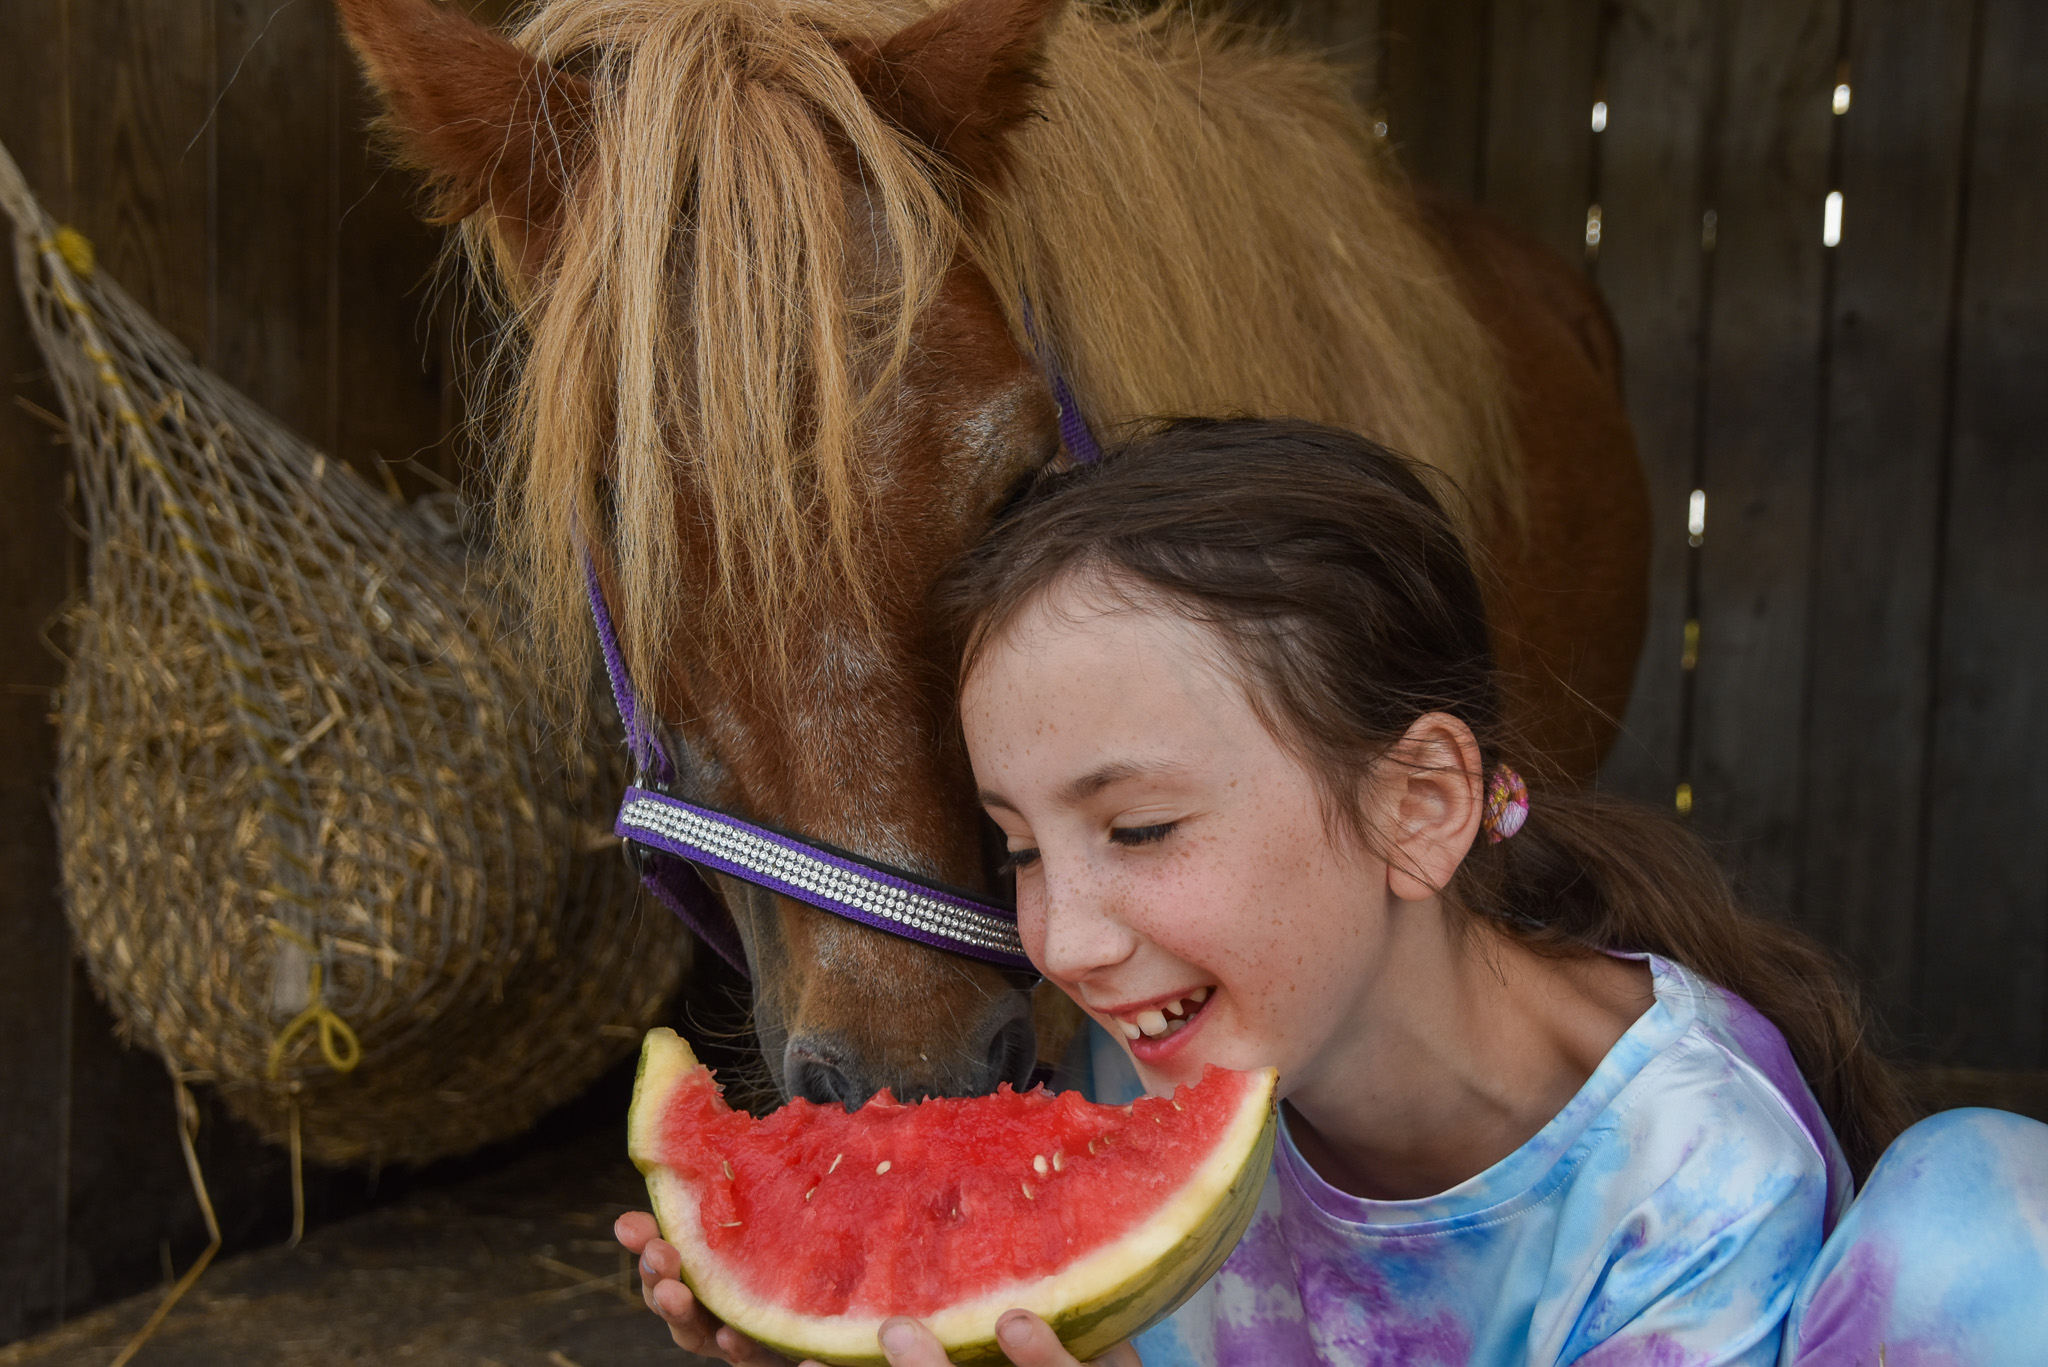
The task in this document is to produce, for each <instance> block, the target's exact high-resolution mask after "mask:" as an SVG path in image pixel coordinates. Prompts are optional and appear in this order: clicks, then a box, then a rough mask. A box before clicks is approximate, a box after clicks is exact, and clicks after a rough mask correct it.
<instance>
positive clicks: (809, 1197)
mask: <svg viewBox="0 0 2048 1367" xmlns="http://www.w3.org/2000/svg"><path fill="white" fill-rule="evenodd" d="M815 1191H817V1188H816V1187H812V1188H811V1190H810V1191H807V1192H805V1193H804V1199H805V1200H806V1201H808V1200H810V1199H811V1194H812V1192H815Z"/></svg>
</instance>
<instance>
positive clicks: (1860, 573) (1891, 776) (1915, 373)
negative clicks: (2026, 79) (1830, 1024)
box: [1798, 0, 1975, 1035]
mask: <svg viewBox="0 0 2048 1367" xmlns="http://www.w3.org/2000/svg"><path fill="white" fill-rule="evenodd" d="M1974 11H1975V5H1974V3H1973V0H1857V3H1856V6H1855V9H1854V11H1853V14H1852V28H1851V32H1850V45H1849V65H1848V72H1847V75H1848V77H1849V83H1850V89H1851V94H1852V98H1851V102H1850V107H1849V110H1848V112H1847V113H1846V114H1845V115H1843V116H1842V120H1841V156H1840V168H1841V169H1840V186H1841V190H1842V193H1843V197H1844V203H1845V205H1846V213H1845V222H1844V229H1843V236H1842V243H1841V246H1840V247H1839V248H1837V249H1836V251H1835V281H1834V309H1833V315H1832V317H1831V318H1830V319H1829V327H1830V329H1831V344H1830V348H1829V363H1828V373H1827V388H1826V393H1825V395H1824V401H1825V413H1826V417H1825V423H1824V427H1823V429H1822V433H1821V457H1820V468H1819V484H1818V490H1817V495H1816V504H1815V516H1814V550H1813V563H1814V571H1813V610H1812V618H1811V623H1812V626H1811V644H1810V647H1809V660H1810V664H1809V670H1810V675H1809V679H1808V684H1807V688H1808V704H1807V721H1806V736H1805V755H1806V759H1805V762H1806V780H1805V789H1806V798H1805V803H1804V810H1803V818H1804V830H1803V832H1802V835H1801V853H1800V861H1799V871H1798V872H1799V888H1798V914H1799V917H1800V920H1801V922H1802V924H1804V925H1805V926H1806V927H1807V928H1808V929H1809V930H1811V931H1813V932H1814V933H1815V934H1817V935H1819V936H1820V937H1821V938H1822V939H1823V940H1825V941H1827V942H1828V943H1829V944H1831V945H1833V946H1834V947H1835V948H1837V949H1839V950H1841V951H1842V952H1843V953H1844V954H1846V955H1847V956H1848V957H1849V959H1850V960H1851V961H1852V962H1853V963H1854V964H1855V965H1856V966H1857V968H1858V969H1859V971H1860V972H1861V974H1862V976H1863V980H1864V982H1865V983H1866V984H1868V985H1869V987H1870V988H1871V989H1872V992H1873V994H1874V997H1875V1000H1876V1001H1877V1003H1878V1005H1879V1006H1880V1007H1881V1009H1882V1010H1883V1013H1884V1015H1885V1016H1886V1018H1887V1019H1888V1020H1889V1021H1890V1023H1891V1024H1892V1026H1893V1029H1894V1031H1895V1032H1898V1033H1900V1034H1903V1035H1917V1034H1918V1033H1919V1031H1920V1028H1921V1027H1920V1024H1919V1023H1918V1022H1915V1021H1913V1020H1911V1019H1910V1018H1909V1014H1908V1008H1909V1006H1910V1004H1911V1001H1912V995H1913V980H1914V977H1915V970H1916V962H1915V960H1916V955H1915V952H1914V950H1915V924H1916V918H1917V906H1918V901H1919V893H1920V875H1921V856H1922V847H1921V836H1922V830H1921V816H1922V804H1921V801H1920V794H1921V785H1922V782H1923V780H1924V777H1925V767H1926V759H1927V750H1926V743H1925V742H1926V735H1927V709H1928V705H1929V700H1930V685H1931V679H1930V668H1931V665H1932V655H1931V652H1930V649H1929V642H1930V640H1931V636H1932V633H1933V631H1934V630H1935V620H1934V608H1935V602H1934V595H1935V587H1936V583H1937V580H1938V574H1937V564H1936V557H1937V552H1938V547H1939V544H1940V537H1939V527H1940V519H1941V484H1942V470H1943V463H1944V460H1945V458H1946V454H1947V448H1948V436H1949V434H1948V427H1947V423H1948V413H1949V399H1950V386H1949V380H1950V374H1951V372H1950V368H1949V359H1950V358H1949V354H1948V352H1949V347H1950V345H1951V344H1952V342H1953V329H1952V328H1951V326H1950V318H1951V311H1952V308H1953V306H1954V303H1955V285H1956V264H1957V262H1956V252H1957V245H1958V244H1957V232H1958V223H1959V209H1960V192H1961V179H1962V168H1963V162H1964V151H1965V149H1964V146H1963V133H1964V127H1965V124H1966V113H1967V108H1968V101H1969V94H1970V91H1969V79H1970V52H1971V39H1972V31H1973V19H1974ZM1940 1014H1941V1012H1940V1010H1939V1009H1938V1008H1937V1011H1936V1016H1937V1017H1938V1016H1939V1015H1940Z"/></svg>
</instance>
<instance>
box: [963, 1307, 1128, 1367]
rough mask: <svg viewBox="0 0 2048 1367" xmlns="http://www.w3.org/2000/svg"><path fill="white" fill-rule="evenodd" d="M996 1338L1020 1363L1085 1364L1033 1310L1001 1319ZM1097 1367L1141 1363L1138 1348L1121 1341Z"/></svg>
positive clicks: (1045, 1366)
mask: <svg viewBox="0 0 2048 1367" xmlns="http://www.w3.org/2000/svg"><path fill="white" fill-rule="evenodd" d="M996 1342H997V1343H998V1344H1000V1345H1001V1346H1002V1350H1003V1356H1004V1357H1007V1358H1008V1359H1009V1360H1010V1361H1011V1362H1012V1363H1014V1364H1015V1365H1016V1367H1081V1364H1080V1363H1078V1362H1077V1361H1075V1358H1074V1355H1073V1354H1072V1353H1069V1352H1068V1351H1067V1348H1066V1345H1065V1344H1063V1343H1061V1342H1060V1340H1059V1335H1057V1334H1055V1333H1053V1331H1052V1326H1051V1325H1049V1324H1047V1323H1046V1322H1045V1321H1044V1320H1042V1319H1040V1318H1039V1317H1038V1316H1036V1315H1034V1314H1032V1313H1031V1312H1030V1311H1029V1310H1012V1311H1010V1312H1009V1313H1008V1314H1006V1315H1004V1316H1003V1317H1002V1318H1001V1319H999V1320H997V1321H996ZM1095 1367H1140V1364H1139V1362H1138V1350H1137V1349H1135V1348H1133V1347H1131V1345H1130V1344H1128V1343H1119V1344H1118V1345H1117V1346H1116V1347H1114V1348H1112V1349H1110V1350H1109V1351H1108V1352H1107V1353H1104V1354H1103V1355H1102V1356H1101V1357H1099V1358H1096V1359H1095Z"/></svg>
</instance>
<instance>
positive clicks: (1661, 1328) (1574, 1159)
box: [1090, 958, 1851, 1367]
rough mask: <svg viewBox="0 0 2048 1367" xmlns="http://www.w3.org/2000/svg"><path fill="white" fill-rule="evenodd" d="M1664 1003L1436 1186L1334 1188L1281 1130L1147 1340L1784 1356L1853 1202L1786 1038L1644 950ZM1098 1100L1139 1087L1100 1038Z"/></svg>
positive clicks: (1328, 1355) (1438, 1353)
mask: <svg viewBox="0 0 2048 1367" xmlns="http://www.w3.org/2000/svg"><path fill="white" fill-rule="evenodd" d="M1649 964H1650V969H1651V973H1652V976H1653V979H1654V982H1655V989H1656V1001H1655V1003H1654V1005H1652V1006H1651V1007H1650V1009H1649V1010H1647V1011H1646V1012H1645V1013H1644V1014H1643V1015H1642V1016H1641V1017H1640V1018H1639V1019H1638V1020H1637V1021H1636V1022H1635V1023H1634V1024H1633V1025H1631V1026H1630V1027H1629V1029H1628V1031H1627V1032H1626V1033H1625V1034H1624V1035H1623V1036H1622V1037H1621V1039H1620V1040H1619V1041H1617V1042H1616V1043H1615V1045H1614V1047H1613V1048H1612V1049H1611V1050H1610V1051H1609V1052H1608V1054H1607V1056H1606V1057H1605V1058H1604V1059H1603V1060H1602V1061H1601V1063H1600V1065H1599V1067H1597V1068H1596V1069H1595V1070H1594V1071H1593V1074H1592V1076H1590V1077H1588V1078H1587V1079H1586V1082H1585V1085H1584V1086H1583V1087H1581V1088H1580V1089H1579V1091H1578V1094H1577V1095H1576V1096H1574V1097H1573V1098H1572V1100H1571V1101H1570V1102H1569V1103H1568V1104H1567V1105H1566V1106H1565V1108H1564V1109H1563V1110H1562V1111H1560V1112H1559V1113H1558V1114H1557V1116H1556V1117H1555V1118H1554V1119H1553V1120H1551V1122H1550V1123H1549V1124H1547V1125H1545V1126H1544V1127H1543V1129H1542V1130H1540V1131H1539V1132H1538V1133H1537V1134H1536V1135H1535V1136H1533V1137H1532V1138H1531V1139H1530V1140H1529V1141H1528V1142H1527V1143H1526V1144H1524V1145H1523V1146H1522V1147H1521V1148H1519V1149H1517V1150H1516V1151H1515V1152H1514V1153H1512V1154H1510V1155H1508V1156H1507V1157H1506V1158H1504V1159H1502V1160H1501V1161H1500V1162H1498V1163H1496V1164H1494V1165H1493V1166H1492V1167H1490V1168H1488V1169H1487V1170H1486V1171H1485V1172H1482V1173H1480V1174H1478V1175H1477V1176H1475V1177H1473V1178H1471V1179H1469V1180H1468V1181H1465V1182H1461V1183H1459V1184H1458V1185H1457V1186H1455V1187H1453V1188H1451V1189H1450V1190H1449V1191H1446V1192H1444V1193H1442V1194H1441V1195H1438V1196H1433V1197H1429V1198H1427V1199H1424V1200H1415V1201H1372V1200H1364V1199H1361V1198H1359V1197H1356V1196H1351V1195H1348V1194H1346V1193H1344V1192H1342V1191H1339V1190H1337V1189H1336V1188H1335V1187H1332V1186H1331V1185H1330V1184H1329V1183H1327V1182H1325V1181H1324V1180H1323V1179H1322V1178H1321V1177H1319V1176H1317V1174H1316V1173H1315V1171H1314V1170H1313V1169H1312V1168H1311V1167H1310V1166H1309V1165H1308V1163H1307V1162H1306V1161H1305V1160H1304V1159H1303V1158H1302V1156H1301V1153H1300V1151H1299V1150H1298V1149H1297V1148H1296V1147H1295V1145H1294V1142H1293V1140H1292V1137H1291V1136H1289V1135H1288V1134H1287V1133H1286V1130H1285V1127H1284V1124H1283V1128H1282V1133H1281V1137H1280V1142H1279V1144H1278V1146H1277V1148H1276V1152H1275V1156H1274V1163H1273V1170H1272V1175H1271V1177H1270V1178H1269V1179H1268V1181H1267V1184H1266V1189H1265V1192H1264V1194H1263V1196H1262V1198H1261V1200H1260V1203H1259V1208H1258V1212H1257V1214H1256V1215H1255V1216H1254V1217H1253V1220H1252V1224H1251V1227H1250V1229H1249V1230H1248V1231H1247V1232H1246V1234H1245V1237H1244V1239H1243V1241H1242V1242H1241V1243H1240V1244H1239V1246H1238V1248H1237V1250H1236V1251H1235V1252H1234V1253H1233V1254H1232V1255H1231V1257H1230V1260H1229V1261H1228V1262H1227V1263H1225V1264H1224V1267H1223V1270H1222V1271H1221V1272H1220V1273H1218V1274H1217V1276H1216V1277H1215V1278H1214V1279H1213V1280H1211V1281H1210V1282H1209V1283H1208V1285H1206V1286H1204V1287H1203V1288H1202V1289H1201V1290H1200V1291H1199V1292H1197V1293H1196V1295H1195V1297H1194V1298H1193V1299H1192V1300H1190V1301H1189V1302H1188V1303H1187V1305H1185V1306H1184V1307H1182V1309H1181V1310H1180V1311H1179V1312H1178V1313H1176V1314H1175V1315H1174V1316H1173V1317H1172V1318H1171V1319H1169V1320H1168V1321H1166V1322H1165V1323H1163V1324H1161V1325H1159V1326H1157V1327H1156V1328H1154V1329H1152V1330H1151V1331H1149V1332H1148V1333H1146V1334H1144V1335H1143V1336H1141V1338H1140V1339H1139V1341H1138V1348H1139V1351H1140V1354H1141V1355H1142V1356H1143V1358H1144V1360H1145V1362H1146V1363H1147V1364H1148V1367H1173V1364H1180V1363H1187V1364H1202V1365H1203V1367H1269V1365H1270V1367H1283V1365H1284V1367H1306V1364H1314V1363H1344V1364H1401V1367H1435V1364H1459V1365H1460V1367H1462V1365H1463V1364H1483V1365H1484V1367H1495V1365H1496V1364H1498V1365H1499V1367H1507V1364H1516V1367H1532V1365H1534V1364H1553V1363H1571V1362H1576V1363H1585V1364H1594V1363H1630V1364H1680V1363H1684V1364H1694V1363H1748V1364H1758V1367H1762V1364H1768V1363H1773V1362H1776V1361H1777V1360H1778V1356H1779V1350H1780V1346H1781V1341H1782V1339H1783V1336H1784V1326H1785V1322H1786V1316H1787V1313H1788V1311H1789V1310H1790V1309H1791V1308H1792V1304H1793V1301H1794V1298H1795V1295H1796V1294H1797V1293H1798V1292H1799V1290H1800V1286H1801V1282H1802V1279H1803V1278H1804V1277H1805V1275H1806V1273H1807V1270H1808V1268H1809V1267H1810V1266H1812V1264H1813V1263H1814V1261H1815V1259H1816V1258H1817V1257H1818V1256H1819V1254H1820V1251H1821V1246H1822V1242H1823V1240H1824V1239H1825V1237H1826V1234H1827V1232H1828V1231H1829V1230H1830V1229H1831V1228H1832V1227H1833V1225H1834V1223H1835V1221H1836V1220H1837V1219H1838V1218H1839V1217H1840V1216H1841V1214H1842V1212H1843V1210H1844V1209H1845V1208H1846V1206H1847V1205H1848V1202H1849V1199H1850V1195H1851V1180H1850V1174H1849V1169H1848V1165H1847V1163H1846V1162H1845V1161H1844V1159H1843V1157H1842V1153H1841V1149H1840V1147H1839V1146H1838V1145H1837V1144H1836V1142H1835V1139H1834V1135H1833V1133H1832V1132H1831V1131H1830V1130H1829V1128H1828V1126H1827V1123H1826V1121H1825V1120H1824V1119H1823V1118H1822V1116H1821V1112H1820V1108H1819V1107H1818V1106H1817V1105H1816V1104H1815V1102H1814V1099H1813V1096H1812V1093H1811V1092H1810V1091H1809V1090H1808V1088H1807V1086H1806V1084H1805V1082H1804V1081H1803V1080H1802V1079H1801V1077H1800V1074H1799V1070H1798V1068H1797V1067H1796V1066H1795V1065H1794V1063H1793V1061H1792V1057H1791V1054H1790V1052H1789V1050H1788V1049H1787V1048H1786V1046H1785V1041H1784V1038H1783V1037H1782V1036H1781V1035H1780V1034H1779V1033H1778V1030H1777V1028H1776V1027H1775V1026H1773V1025H1772V1024H1771V1023H1770V1022H1769V1021H1767V1020H1765V1019H1764V1018H1763V1017H1762V1016H1761V1015H1760V1014H1758V1013H1757V1012H1756V1011H1755V1010H1754V1009H1753V1008H1752V1007H1750V1006H1749V1005H1748V1004H1747V1003H1745V1002H1743V1001H1742V1000H1741V999H1740V998H1738V997H1736V996H1734V995H1733V994H1731V993H1728V992H1726V991H1723V990H1722V989H1720V988H1718V987H1716V986H1714V985H1713V984H1711V983H1708V982H1706V981H1705V980H1703V979H1701V978H1700V977H1698V976H1697V975H1695V974H1693V973H1691V972H1690V971H1688V970H1686V969H1685V968H1682V967H1680V966H1679V965H1677V964H1674V963H1671V962H1669V961H1666V960H1663V959H1657V958H1651V959H1650V960H1649ZM1090 1064H1091V1071H1092V1073H1093V1075H1094V1076H1093V1080H1094V1082H1095V1084H1096V1086H1095V1088H1094V1090H1095V1093H1096V1095H1097V1096H1098V1098H1099V1099H1101V1100H1105V1101H1122V1100H1125V1099H1128V1097H1129V1096H1131V1095H1134V1094H1135V1093H1136V1092H1137V1091H1138V1090H1139V1087H1138V1082H1137V1076H1136V1073H1135V1071H1134V1070H1133V1069H1132V1067H1131V1064H1130V1062H1129V1058H1128V1055H1126V1054H1125V1053H1124V1051H1123V1049H1122V1048H1121V1046H1119V1045H1117V1044H1116V1043H1114V1042H1112V1041H1111V1040H1110V1039H1109V1037H1108V1036H1107V1035H1105V1034H1101V1033H1100V1032H1096V1034H1095V1037H1094V1040H1093V1042H1092V1048H1091V1058H1090Z"/></svg>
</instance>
